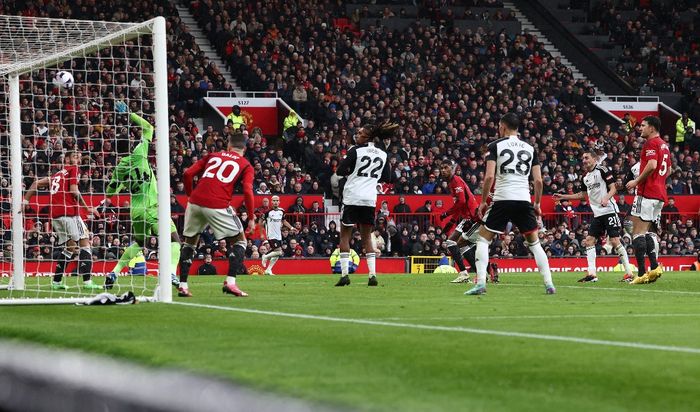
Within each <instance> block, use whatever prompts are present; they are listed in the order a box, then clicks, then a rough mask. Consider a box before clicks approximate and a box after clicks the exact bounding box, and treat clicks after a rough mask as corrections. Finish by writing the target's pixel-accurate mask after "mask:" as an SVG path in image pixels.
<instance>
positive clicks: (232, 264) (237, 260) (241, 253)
mask: <svg viewBox="0 0 700 412" xmlns="http://www.w3.org/2000/svg"><path fill="white" fill-rule="evenodd" d="M245 247H246V242H236V243H235V244H233V246H232V247H231V252H230V253H229V255H228V275H227V276H226V283H229V284H234V285H235V284H236V275H243V274H245V273H246V272H247V270H246V267H245V265H244V264H243V259H244V258H245Z"/></svg>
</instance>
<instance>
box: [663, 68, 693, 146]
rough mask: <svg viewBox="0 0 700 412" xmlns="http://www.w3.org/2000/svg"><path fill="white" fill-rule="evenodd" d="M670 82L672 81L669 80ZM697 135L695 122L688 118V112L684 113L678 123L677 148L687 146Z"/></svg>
mask: <svg viewBox="0 0 700 412" xmlns="http://www.w3.org/2000/svg"><path fill="white" fill-rule="evenodd" d="M669 80H670V79H669ZM694 134H695V122H694V121H692V120H691V119H690V118H689V117H688V113H687V112H683V114H682V115H681V117H680V118H679V119H678V120H677V121H676V139H675V141H674V142H675V144H676V145H677V146H681V147H683V146H686V145H687V144H688V143H689V142H690V140H691V139H692V137H693V135H694Z"/></svg>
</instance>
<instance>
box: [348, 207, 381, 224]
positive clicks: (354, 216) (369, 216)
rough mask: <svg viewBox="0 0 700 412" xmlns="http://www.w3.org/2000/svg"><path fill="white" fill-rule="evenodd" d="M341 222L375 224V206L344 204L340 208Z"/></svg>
mask: <svg viewBox="0 0 700 412" xmlns="http://www.w3.org/2000/svg"><path fill="white" fill-rule="evenodd" d="M340 223H342V224H343V226H354V225H372V226H374V208H373V207H372V206H353V205H343V206H342V207H341V209H340Z"/></svg>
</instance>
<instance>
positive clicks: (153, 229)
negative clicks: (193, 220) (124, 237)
mask: <svg viewBox="0 0 700 412" xmlns="http://www.w3.org/2000/svg"><path fill="white" fill-rule="evenodd" d="M131 232H132V234H133V236H134V238H136V239H138V240H141V241H145V240H146V238H147V237H149V236H158V212H155V213H146V214H143V215H142V214H138V215H132V216H131ZM172 232H177V228H176V227H175V223H173V221H172V219H171V220H170V233H172ZM144 244H145V243H144Z"/></svg>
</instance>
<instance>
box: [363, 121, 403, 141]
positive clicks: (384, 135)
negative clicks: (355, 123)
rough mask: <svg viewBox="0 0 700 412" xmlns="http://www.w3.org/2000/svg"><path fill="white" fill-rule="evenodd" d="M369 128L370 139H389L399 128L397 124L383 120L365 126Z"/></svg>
mask: <svg viewBox="0 0 700 412" xmlns="http://www.w3.org/2000/svg"><path fill="white" fill-rule="evenodd" d="M365 128H367V130H369V135H370V136H371V138H372V139H380V140H382V139H390V138H391V137H393V136H394V133H396V131H397V130H398V129H399V125H398V124H396V123H391V122H390V121H388V120H385V121H383V122H381V123H375V124H369V125H367V126H365Z"/></svg>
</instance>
